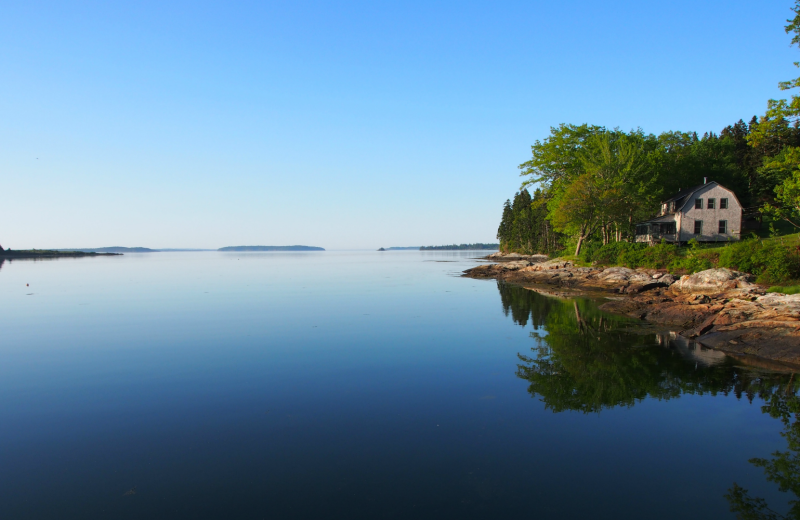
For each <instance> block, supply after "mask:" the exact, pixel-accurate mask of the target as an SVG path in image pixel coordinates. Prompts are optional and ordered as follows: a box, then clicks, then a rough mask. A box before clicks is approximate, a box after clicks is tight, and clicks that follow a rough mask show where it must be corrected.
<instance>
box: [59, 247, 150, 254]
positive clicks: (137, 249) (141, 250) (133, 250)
mask: <svg viewBox="0 0 800 520" xmlns="http://www.w3.org/2000/svg"><path fill="white" fill-rule="evenodd" d="M59 251H66V252H70V253H72V252H75V253H157V252H158V251H159V250H158V249H150V248H149V247H121V246H114V247H83V248H73V249H59Z"/></svg>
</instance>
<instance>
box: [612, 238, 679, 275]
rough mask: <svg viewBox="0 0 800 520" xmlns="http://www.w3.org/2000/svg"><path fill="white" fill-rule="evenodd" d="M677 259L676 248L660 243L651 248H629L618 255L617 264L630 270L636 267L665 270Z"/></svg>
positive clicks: (677, 252) (677, 251) (677, 250)
mask: <svg viewBox="0 0 800 520" xmlns="http://www.w3.org/2000/svg"><path fill="white" fill-rule="evenodd" d="M679 259H680V251H679V249H678V246H676V245H675V244H668V243H666V242H663V241H662V242H661V243H660V244H656V245H654V246H651V247H638V248H629V249H627V250H625V251H623V252H622V253H621V254H620V255H619V259H618V262H619V264H620V265H624V266H625V267H630V268H631V269H633V268H636V267H646V268H649V269H666V268H668V267H669V266H670V265H671V264H672V263H673V262H675V261H676V260H679Z"/></svg>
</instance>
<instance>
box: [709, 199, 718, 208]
mask: <svg viewBox="0 0 800 520" xmlns="http://www.w3.org/2000/svg"><path fill="white" fill-rule="evenodd" d="M716 202H717V199H708V206H707V207H708V209H714V206H715V205H716V204H715V203H716Z"/></svg>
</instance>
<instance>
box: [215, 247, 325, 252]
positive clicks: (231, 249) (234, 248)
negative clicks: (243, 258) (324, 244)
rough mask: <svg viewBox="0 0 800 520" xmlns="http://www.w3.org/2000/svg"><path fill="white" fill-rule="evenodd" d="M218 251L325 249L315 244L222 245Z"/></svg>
mask: <svg viewBox="0 0 800 520" xmlns="http://www.w3.org/2000/svg"><path fill="white" fill-rule="evenodd" d="M217 251H237V252H239V251H325V249H323V248H321V247H314V246H230V247H221V248H219V249H217Z"/></svg>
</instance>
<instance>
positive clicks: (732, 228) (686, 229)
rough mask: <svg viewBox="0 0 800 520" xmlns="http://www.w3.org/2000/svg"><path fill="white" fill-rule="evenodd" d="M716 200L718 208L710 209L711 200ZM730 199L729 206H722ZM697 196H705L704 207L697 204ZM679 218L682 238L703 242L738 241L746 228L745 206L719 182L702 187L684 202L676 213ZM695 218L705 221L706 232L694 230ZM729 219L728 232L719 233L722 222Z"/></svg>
mask: <svg viewBox="0 0 800 520" xmlns="http://www.w3.org/2000/svg"><path fill="white" fill-rule="evenodd" d="M710 198H711V199H715V202H716V204H714V209H708V199H710ZM722 198H727V199H728V207H727V208H726V209H720V207H719V206H720V203H719V201H720V199H722ZM695 199H703V209H697V208H695V207H694V205H695V202H694V201H695ZM676 217H677V218H676V220H677V221H678V237H679V238H678V240H679V241H682V242H685V241H688V240H691V239H693V238H696V239H697V240H698V241H699V242H719V241H726V240H738V239H739V238H740V235H741V230H742V207H741V205H740V204H739V201H738V200H737V199H736V196H735V195H734V194H733V192H732V191H731V190H729V189H727V188H723V187H722V186H720V185H719V184H716V183H714V184H709V185H708V187H705V186H704V187H702V188H700V189H699V190H697V191H696V192H695V193H694V194H693V195H691V196H689V198H688V199H687V200H686V201H685V202H684V204H683V207H682V208H681V211H680V212H679V213H678V215H676ZM695 220H702V221H703V232H702V234H700V235H696V234H695V233H694V223H695ZM720 220H727V221H728V231H727V233H724V234H723V233H719V232H718V231H719V221H720Z"/></svg>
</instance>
